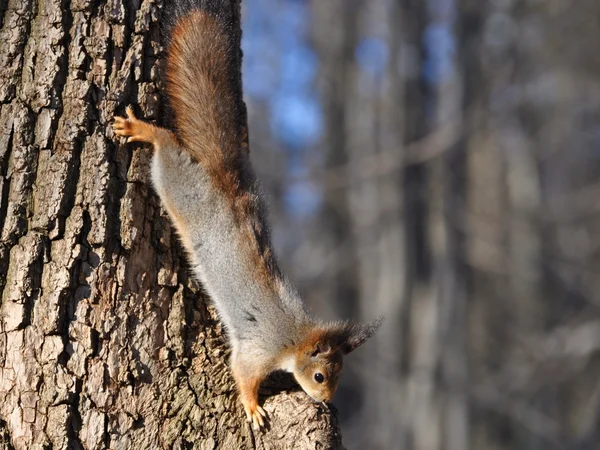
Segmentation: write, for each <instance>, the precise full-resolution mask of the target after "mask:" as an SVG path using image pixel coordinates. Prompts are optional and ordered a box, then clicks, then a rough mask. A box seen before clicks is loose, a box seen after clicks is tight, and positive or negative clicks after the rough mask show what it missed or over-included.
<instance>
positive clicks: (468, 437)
mask: <svg viewBox="0 0 600 450" xmlns="http://www.w3.org/2000/svg"><path fill="white" fill-rule="evenodd" d="M243 4H244V8H245V12H244V20H245V22H244V39H243V47H244V54H245V56H244V71H245V72H244V84H245V85H244V89H245V95H246V98H247V103H248V108H249V119H250V140H251V146H252V152H253V155H254V162H255V166H256V168H257V171H258V172H259V175H260V177H261V179H262V183H263V187H264V190H265V191H266V192H267V194H268V196H269V200H270V214H271V217H272V220H273V227H274V238H275V245H276V248H277V251H278V254H279V257H280V259H281V262H282V265H283V266H284V268H285V269H286V271H287V273H288V274H289V276H290V278H291V279H292V280H294V282H295V283H296V284H297V285H298V286H299V288H300V290H301V292H302V293H303V294H304V296H305V298H307V301H308V302H309V303H310V305H311V307H312V308H313V309H314V310H315V311H317V312H318V313H319V314H321V315H323V316H325V317H327V318H334V317H352V318H359V319H363V320H366V319H371V318H373V317H375V316H376V315H379V314H385V315H386V317H387V319H386V322H385V323H384V326H383V327H382V329H381V330H380V333H379V334H378V335H377V336H376V338H374V339H373V340H372V341H370V342H369V343H368V344H367V345H365V347H364V348H362V349H360V350H359V351H357V353H356V356H355V355H352V357H350V358H348V361H347V364H346V369H345V373H344V377H343V382H342V385H341V387H340V390H339V391H338V395H337V397H336V400H335V404H336V405H337V406H338V408H339V411H340V415H341V417H342V419H343V434H344V443H345V445H346V446H347V448H348V449H427V450H435V449H448V450H462V449H466V448H473V449H560V448H564V449H578V450H584V449H596V448H600V359H599V357H598V356H599V349H600V314H599V308H598V306H599V303H600V298H599V297H598V295H597V292H600V286H599V283H600V278H599V277H598V275H599V273H600V261H599V251H598V250H599V248H598V247H599V246H600V239H599V238H598V236H599V231H600V184H598V183H599V182H598V180H599V175H600V52H599V51H598V42H600V2H598V1H597V0H577V1H576V2H575V1H572V0H327V1H323V0H312V1H300V0H295V1H292V0H244V2H243Z"/></svg>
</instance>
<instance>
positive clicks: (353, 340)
mask: <svg viewBox="0 0 600 450" xmlns="http://www.w3.org/2000/svg"><path fill="white" fill-rule="evenodd" d="M382 322H383V316H381V317H378V318H377V319H375V320H373V321H371V322H369V323H367V324H364V325H362V324H357V323H347V324H345V325H344V326H343V327H342V329H341V330H340V331H341V333H340V334H341V335H340V338H341V342H340V349H341V350H342V352H343V353H344V354H348V353H350V352H352V351H354V350H356V349H357V348H358V347H360V346H361V345H362V344H364V343H365V342H366V341H367V339H369V338H370V337H371V336H373V335H374V334H375V332H376V331H377V329H378V328H379V327H380V326H381V323H382Z"/></svg>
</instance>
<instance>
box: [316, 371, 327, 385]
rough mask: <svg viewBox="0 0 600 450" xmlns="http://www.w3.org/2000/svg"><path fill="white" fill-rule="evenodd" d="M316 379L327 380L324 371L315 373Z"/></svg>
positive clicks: (318, 381)
mask: <svg viewBox="0 0 600 450" xmlns="http://www.w3.org/2000/svg"><path fill="white" fill-rule="evenodd" d="M315 381H316V382H317V383H322V382H323V381H325V377H324V376H323V374H322V373H320V372H317V373H315Z"/></svg>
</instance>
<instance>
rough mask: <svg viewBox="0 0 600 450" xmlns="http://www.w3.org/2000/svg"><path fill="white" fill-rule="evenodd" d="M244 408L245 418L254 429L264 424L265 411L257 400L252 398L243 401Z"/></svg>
mask: <svg viewBox="0 0 600 450" xmlns="http://www.w3.org/2000/svg"><path fill="white" fill-rule="evenodd" d="M244 410H245V411H246V418H247V420H248V422H250V423H251V424H252V426H253V427H254V429H255V430H259V429H261V428H262V427H264V426H265V419H266V418H267V413H266V412H265V410H264V409H263V408H262V407H261V406H260V405H259V404H258V402H257V401H254V400H253V401H247V402H244Z"/></svg>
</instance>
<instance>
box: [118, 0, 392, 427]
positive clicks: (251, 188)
mask: <svg viewBox="0 0 600 450" xmlns="http://www.w3.org/2000/svg"><path fill="white" fill-rule="evenodd" d="M171 3H175V11H174V12H173V13H172V31H171V33H170V39H169V40H168V44H167V59H166V70H165V72H166V86H167V98H168V101H169V104H170V108H171V109H172V112H173V114H174V130H173V131H170V130H168V129H165V128H160V127H158V126H155V125H152V124H150V123H148V122H145V121H142V120H139V119H137V118H136V116H135V114H134V112H133V109H132V108H131V106H129V107H127V109H126V117H115V119H114V123H113V130H114V133H115V134H116V135H118V136H123V137H127V142H145V143H150V144H152V145H153V147H154V154H153V156H152V162H151V165H152V167H151V180H152V183H153V185H154V188H155V190H156V192H157V193H158V195H159V197H160V199H161V202H162V204H163V205H164V207H165V209H166V210H167V212H168V214H169V216H170V218H171V221H172V222H173V224H174V227H175V229H176V231H177V233H178V234H179V237H180V240H181V242H182V244H183V246H184V248H185V250H186V252H187V255H188V257H189V260H190V263H191V270H192V272H193V274H194V275H195V277H196V278H197V279H198V280H199V281H200V282H201V283H202V285H203V286H204V288H205V290H206V292H207V293H208V295H209V297H210V298H211V300H212V301H213V302H214V304H215V306H216V309H217V312H218V314H219V317H220V319H221V320H222V322H223V324H224V325H225V329H226V333H227V336H228V340H229V343H230V346H231V362H230V364H231V370H232V374H233V377H234V380H235V382H236V385H237V389H238V393H239V397H240V400H241V403H242V404H243V407H244V410H245V413H246V416H247V419H248V422H250V423H251V425H252V426H253V427H254V428H255V429H260V428H261V427H263V426H264V425H265V419H266V418H267V414H266V413H265V411H264V409H263V408H262V407H261V406H260V405H259V402H258V388H259V386H260V384H261V382H262V381H263V380H264V379H265V378H266V377H267V376H268V375H269V374H270V373H271V372H273V371H277V370H283V371H288V372H291V373H293V375H294V377H295V379H296V381H297V382H298V384H299V385H300V386H301V387H302V389H303V390H304V391H305V392H306V393H307V394H308V395H309V396H310V397H311V398H312V399H313V400H314V401H316V402H330V401H331V400H332V398H333V396H334V394H335V391H336V389H337V386H338V378H339V374H340V371H341V370H342V357H343V355H345V354H347V353H350V352H351V351H353V350H354V349H356V348H357V347H358V346H360V345H361V344H363V343H364V342H365V341H366V340H367V339H368V338H370V337H371V336H372V335H373V334H374V333H375V331H376V330H377V328H378V327H379V325H380V324H381V321H382V318H378V319H376V320H374V321H372V322H370V323H368V324H366V325H360V324H357V323H354V322H350V321H340V322H324V321H321V320H319V319H317V318H315V317H313V316H312V315H311V314H310V313H309V311H308V310H307V308H306V306H305V305H304V303H303V302H302V300H301V298H300V296H299V294H298V293H297V292H296V290H295V289H294V288H293V287H292V285H291V284H290V282H289V281H288V280H287V278H286V277H285V276H284V275H283V274H282V272H281V270H280V268H279V266H278V264H277V261H276V259H275V256H274V254H273V251H272V246H271V242H270V235H269V227H268V222H267V219H266V212H265V207H264V205H263V200H262V197H261V195H260V191H259V188H258V184H257V179H256V176H255V174H254V172H253V169H252V166H251V163H250V155H249V151H248V150H247V148H246V146H245V145H244V133H245V130H244V129H243V128H242V127H241V125H240V123H241V117H243V109H242V108H244V106H243V103H242V100H241V88H240V85H239V79H238V78H237V76H236V64H237V62H236V61H237V59H236V57H238V55H239V47H238V45H239V41H236V39H235V34H234V33H235V27H234V26H233V24H232V22H231V18H228V17H227V15H226V14H225V13H221V12H219V8H215V9H216V11H209V10H207V9H206V6H205V7H201V4H203V3H204V4H205V3H206V2H201V1H200V0H175V1H174V2H171ZM213 3H219V0H216V2H213ZM221 3H223V4H227V5H228V4H229V2H227V1H223V0H221ZM227 7H228V8H230V6H227ZM222 8H225V6H223V7H222Z"/></svg>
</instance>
